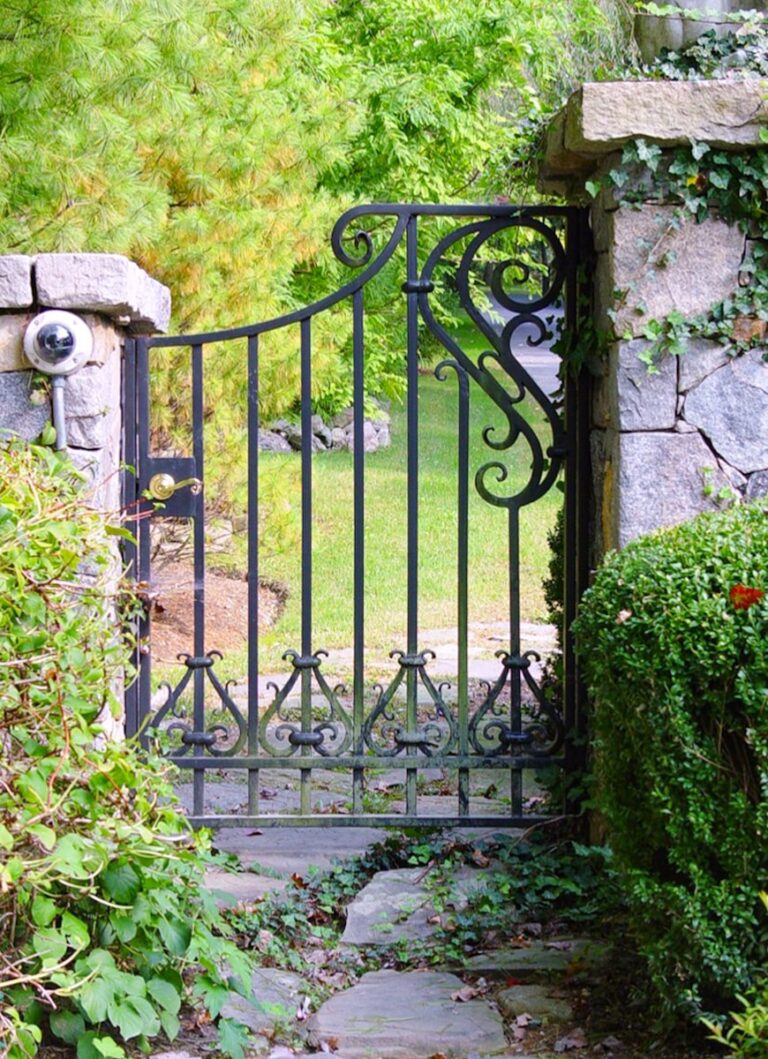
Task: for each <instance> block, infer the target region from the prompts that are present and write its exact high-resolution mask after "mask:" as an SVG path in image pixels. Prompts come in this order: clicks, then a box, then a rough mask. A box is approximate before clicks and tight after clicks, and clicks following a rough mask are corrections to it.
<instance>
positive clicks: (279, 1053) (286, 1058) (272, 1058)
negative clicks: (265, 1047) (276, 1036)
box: [267, 1044, 296, 1059]
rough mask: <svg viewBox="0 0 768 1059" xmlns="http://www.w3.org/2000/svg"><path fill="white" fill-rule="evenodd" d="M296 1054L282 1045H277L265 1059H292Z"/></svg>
mask: <svg viewBox="0 0 768 1059" xmlns="http://www.w3.org/2000/svg"><path fill="white" fill-rule="evenodd" d="M295 1054H296V1052H294V1050H293V1049H292V1048H286V1046H285V1045H284V1044H278V1046H277V1048H273V1049H272V1051H271V1052H270V1053H269V1055H268V1056H267V1059H293V1057H294V1055H295Z"/></svg>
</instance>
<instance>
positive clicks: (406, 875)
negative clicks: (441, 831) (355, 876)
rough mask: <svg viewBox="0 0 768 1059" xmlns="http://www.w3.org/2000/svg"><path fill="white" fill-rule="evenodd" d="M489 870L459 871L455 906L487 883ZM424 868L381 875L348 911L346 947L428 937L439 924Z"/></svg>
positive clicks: (454, 881) (455, 877) (455, 875)
mask: <svg viewBox="0 0 768 1059" xmlns="http://www.w3.org/2000/svg"><path fill="white" fill-rule="evenodd" d="M486 871H487V869H484V870H479V869H477V868H469V867H464V868H459V869H458V871H455V872H453V873H452V875H451V885H452V887H453V893H452V902H451V903H452V904H453V907H454V908H456V909H459V910H460V909H462V908H464V907H465V906H466V904H467V899H468V897H469V895H470V893H471V892H472V890H473V889H479V888H480V887H482V886H483V885H484V883H485V877H486ZM433 915H434V908H433V907H432V895H431V893H430V891H429V873H427V875H425V874H424V869H423V868H394V869H392V870H391V871H380V872H377V873H376V874H375V875H374V876H373V878H372V879H371V881H370V882H369V883H368V884H367V885H366V886H364V887H363V889H362V890H361V891H360V893H359V894H358V895H357V897H356V898H355V899H354V901H352V902H351V903H350V905H349V907H348V908H347V922H346V925H345V927H344V933H343V934H342V936H341V944H342V945H391V944H392V943H393V942H395V941H399V940H400V939H401V938H426V937H428V936H429V935H430V934H432V933H434V931H435V929H436V925H435V924H432V923H430V922H429V919H430V918H431V917H432V916H433Z"/></svg>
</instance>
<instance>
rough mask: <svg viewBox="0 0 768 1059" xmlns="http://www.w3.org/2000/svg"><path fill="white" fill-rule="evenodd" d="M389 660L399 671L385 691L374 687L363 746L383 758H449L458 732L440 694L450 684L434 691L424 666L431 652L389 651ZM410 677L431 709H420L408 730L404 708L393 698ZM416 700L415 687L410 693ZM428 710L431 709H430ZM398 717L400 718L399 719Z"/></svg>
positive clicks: (434, 688) (431, 655) (378, 686)
mask: <svg viewBox="0 0 768 1059" xmlns="http://www.w3.org/2000/svg"><path fill="white" fill-rule="evenodd" d="M389 657H390V658H397V660H398V662H399V663H400V668H399V669H398V671H397V675H396V676H395V677H394V678H393V680H392V681H391V683H390V684H389V686H388V687H387V688H386V690H385V689H384V688H383V687H382V685H381V684H375V685H374V688H373V690H374V691H375V692H376V693H377V694H378V698H377V700H376V705H375V706H374V708H373V710H372V711H371V713H370V714H369V715H368V717H367V719H366V721H365V724H364V726H363V736H364V738H365V742H366V744H367V745H368V746H369V747H370V749H371V750H373V751H374V753H376V754H380V755H381V756H382V757H396V756H397V755H398V754H424V755H425V756H426V757H432V756H433V755H434V754H448V753H450V752H451V751H452V750H453V749H455V745H456V740H457V735H458V728H457V725H456V719H455V718H454V716H453V714H452V713H451V710H450V708H449V707H448V706H447V705H446V702H445V700H444V698H443V691H444V690H445V688H447V687H450V684H447V683H443V684H440V685H438V687H435V685H434V683H433V682H432V679H431V677H430V676H429V674H428V673H427V670H426V666H427V663H428V662H429V660H430V658H434V657H435V654H434V652H433V651H420V652H419V653H418V654H415V655H409V654H406V653H405V651H391V652H390V655H389ZM409 673H411V674H413V677H414V678H415V679H414V685H416V684H417V683H418V682H420V683H421V685H422V687H424V688H425V689H426V691H427V694H428V695H429V699H430V704H431V705H430V706H427V707H426V709H425V707H424V706H423V705H422V706H421V710H420V712H421V713H422V714H423V716H421V717H417V720H416V727H414V728H410V729H409V728H408V721H407V720H406V719H405V718H404V717H403V716H402V714H403V713H405V712H406V707H405V706H404V704H402V703H398V702H397V699H396V694H397V690H398V688H400V687H401V686H402V685H403V683H404V682H407V679H408V674H409ZM411 694H412V695H414V696H416V687H415V686H414V688H413V689H412V691H411ZM431 707H434V708H433V709H431ZM398 715H399V716H398Z"/></svg>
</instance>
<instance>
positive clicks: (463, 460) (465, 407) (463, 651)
mask: <svg viewBox="0 0 768 1059" xmlns="http://www.w3.org/2000/svg"><path fill="white" fill-rule="evenodd" d="M457 372H458V383H459V437H458V446H459V481H458V526H457V532H458V569H457V601H458V620H457V626H458V628H457V633H458V649H459V664H458V669H459V672H458V684H459V687H458V695H459V700H458V719H459V753H460V754H461V755H462V756H464V755H466V754H468V753H469V674H468V658H467V654H468V648H469V636H468V604H469V583H468V582H469V379H468V377H467V373H466V372H465V371H464V369H463V368H461V367H458V368H457ZM459 816H469V769H459Z"/></svg>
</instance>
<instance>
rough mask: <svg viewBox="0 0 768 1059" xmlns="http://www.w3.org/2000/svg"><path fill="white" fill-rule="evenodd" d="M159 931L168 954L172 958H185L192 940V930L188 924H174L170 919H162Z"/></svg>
mask: <svg viewBox="0 0 768 1059" xmlns="http://www.w3.org/2000/svg"><path fill="white" fill-rule="evenodd" d="M157 929H158V930H159V931H160V937H161V938H162V939H163V941H164V943H165V947H166V948H167V949H168V952H170V954H171V955H172V956H183V955H184V953H185V952H186V951H187V949H188V948H189V942H190V940H191V938H192V930H191V928H190V927H189V926H188V925H187V924H186V923H180V922H178V921H177V922H173V923H172V922H171V921H170V920H168V919H161V920H160V922H159V924H158V928H157Z"/></svg>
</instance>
